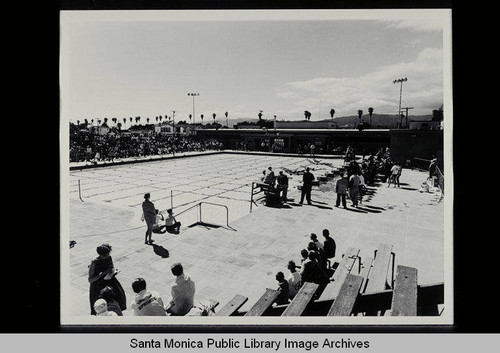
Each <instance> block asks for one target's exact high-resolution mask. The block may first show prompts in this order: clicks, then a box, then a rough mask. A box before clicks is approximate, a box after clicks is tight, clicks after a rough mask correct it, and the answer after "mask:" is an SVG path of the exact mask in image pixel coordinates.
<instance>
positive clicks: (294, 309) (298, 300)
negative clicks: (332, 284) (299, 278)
mask: <svg viewBox="0 0 500 353" xmlns="http://www.w3.org/2000/svg"><path fill="white" fill-rule="evenodd" d="M318 287H319V284H316V283H311V282H305V283H304V284H303V285H302V287H300V289H299V291H298V292H297V294H296V295H295V297H294V298H293V300H292V302H291V303H290V304H288V307H287V308H286V309H285V311H284V312H283V314H281V316H300V315H302V313H303V312H304V310H305V309H306V307H307V305H308V304H309V302H310V301H311V299H312V297H313V295H314V293H316V290H317V289H318Z"/></svg>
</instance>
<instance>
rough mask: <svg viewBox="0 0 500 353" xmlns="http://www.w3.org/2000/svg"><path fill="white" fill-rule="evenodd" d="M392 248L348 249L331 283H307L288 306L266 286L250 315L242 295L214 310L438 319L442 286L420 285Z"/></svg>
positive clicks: (222, 312)
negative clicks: (364, 254) (368, 252)
mask: <svg viewBox="0 0 500 353" xmlns="http://www.w3.org/2000/svg"><path fill="white" fill-rule="evenodd" d="M392 248H393V247H392V245H390V244H379V246H378V248H377V249H376V250H375V252H374V256H373V258H372V257H368V258H364V259H362V258H361V257H360V256H359V254H360V249H356V248H349V249H347V251H346V252H345V253H344V254H343V256H342V259H341V260H340V261H339V262H338V263H336V264H335V265H334V266H333V267H335V268H336V269H335V271H334V273H333V275H332V276H331V277H330V282H329V283H328V285H326V287H324V289H323V290H322V292H321V293H318V291H319V290H321V285H319V284H316V283H310V282H305V283H304V284H303V285H302V287H301V288H300V290H299V292H298V293H297V294H296V295H295V297H294V298H293V300H292V301H290V303H288V304H282V305H273V303H274V300H275V299H276V298H277V296H278V294H279V291H278V290H276V289H271V288H267V289H266V291H265V292H264V293H263V294H262V296H261V297H260V298H259V299H258V300H257V301H256V302H255V303H253V305H252V306H251V307H250V309H249V310H247V311H240V308H241V307H242V306H243V304H245V303H246V302H247V300H248V298H247V297H245V296H244V295H241V294H236V295H235V297H234V298H233V299H232V300H231V301H230V302H228V303H226V304H225V305H224V306H223V307H222V308H221V309H220V310H218V311H216V315H218V316H358V315H363V316H436V315H440V312H439V306H440V305H442V304H444V283H436V284H430V285H419V284H418V270H417V269H416V268H413V267H408V266H404V265H398V266H397V267H396V269H395V268H394V267H395V257H396V254H395V253H394V252H393V251H392Z"/></svg>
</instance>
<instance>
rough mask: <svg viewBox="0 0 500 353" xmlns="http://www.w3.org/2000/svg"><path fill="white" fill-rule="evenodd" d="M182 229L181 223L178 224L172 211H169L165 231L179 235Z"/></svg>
mask: <svg viewBox="0 0 500 353" xmlns="http://www.w3.org/2000/svg"><path fill="white" fill-rule="evenodd" d="M180 228H181V222H177V220H176V219H175V217H174V212H173V211H172V209H171V208H170V209H168V210H167V218H165V229H166V230H167V232H174V233H179V231H180Z"/></svg>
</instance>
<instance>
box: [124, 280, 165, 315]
mask: <svg viewBox="0 0 500 353" xmlns="http://www.w3.org/2000/svg"><path fill="white" fill-rule="evenodd" d="M132 289H133V290H134V293H136V296H135V299H134V302H133V303H132V305H131V308H132V310H133V312H132V315H134V316H166V315H167V313H166V311H165V307H164V304H163V300H162V299H161V297H160V295H159V294H158V292H156V291H150V290H148V289H147V288H146V281H145V280H144V278H136V280H135V281H134V282H133V283H132Z"/></svg>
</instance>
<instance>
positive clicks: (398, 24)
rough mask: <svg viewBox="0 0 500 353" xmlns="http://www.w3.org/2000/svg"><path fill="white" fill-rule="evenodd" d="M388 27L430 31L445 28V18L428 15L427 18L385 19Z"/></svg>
mask: <svg viewBox="0 0 500 353" xmlns="http://www.w3.org/2000/svg"><path fill="white" fill-rule="evenodd" d="M380 22H382V23H385V24H386V27H387V28H394V29H409V30H412V31H415V32H430V31H442V30H443V18H441V17H438V16H428V17H426V18H406V19H397V20H395V19H384V20H380Z"/></svg>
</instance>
